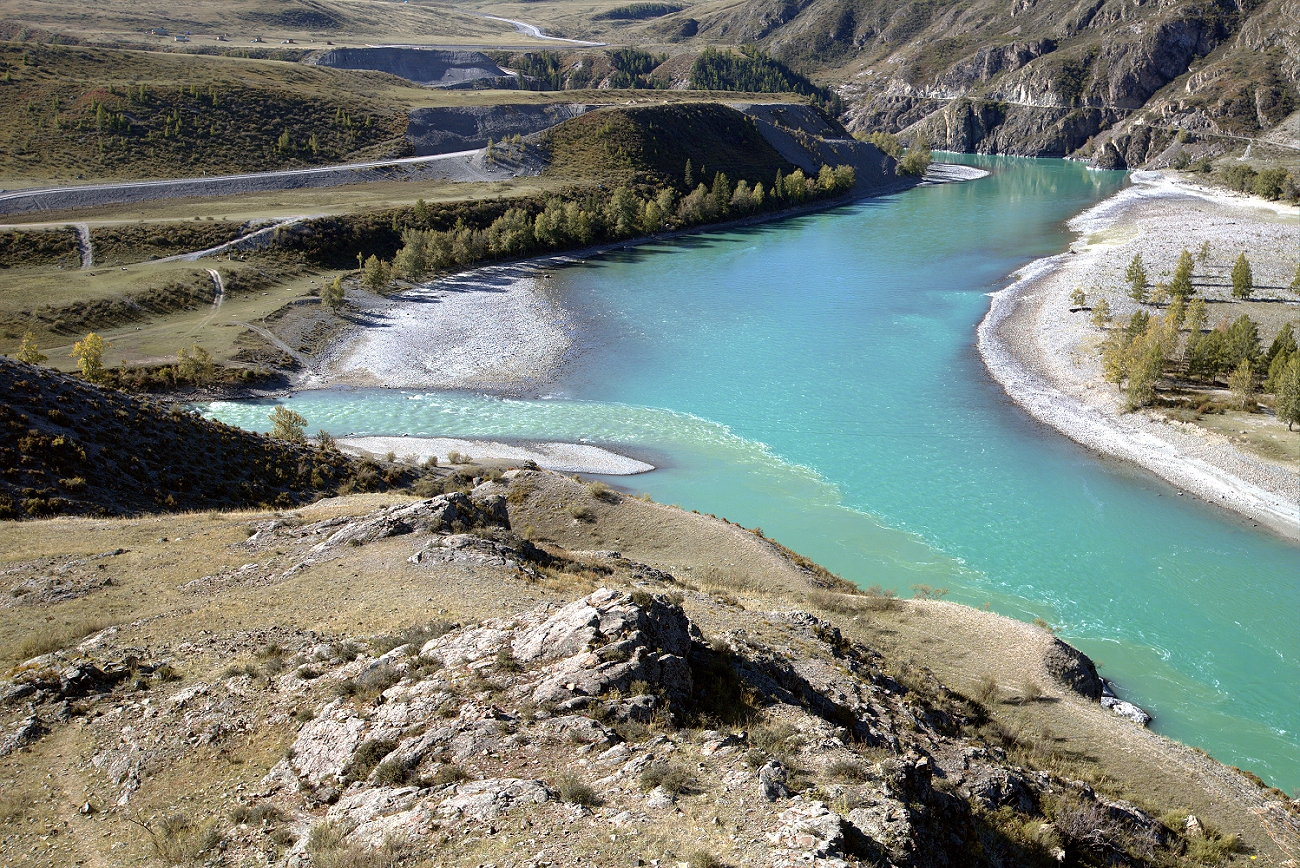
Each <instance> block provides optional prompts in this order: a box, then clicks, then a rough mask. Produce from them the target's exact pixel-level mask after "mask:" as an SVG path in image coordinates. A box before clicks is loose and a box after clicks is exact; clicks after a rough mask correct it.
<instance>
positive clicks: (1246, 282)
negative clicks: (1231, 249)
mask: <svg viewBox="0 0 1300 868" xmlns="http://www.w3.org/2000/svg"><path fill="white" fill-rule="evenodd" d="M1254 288H1255V277H1254V275H1253V274H1252V273H1251V270H1250V260H1248V259H1246V254H1245V253H1242V254H1241V255H1240V256H1238V257H1237V261H1236V263H1235V264H1233V266H1232V297H1233V298H1250V291H1251V290H1252V289H1254Z"/></svg>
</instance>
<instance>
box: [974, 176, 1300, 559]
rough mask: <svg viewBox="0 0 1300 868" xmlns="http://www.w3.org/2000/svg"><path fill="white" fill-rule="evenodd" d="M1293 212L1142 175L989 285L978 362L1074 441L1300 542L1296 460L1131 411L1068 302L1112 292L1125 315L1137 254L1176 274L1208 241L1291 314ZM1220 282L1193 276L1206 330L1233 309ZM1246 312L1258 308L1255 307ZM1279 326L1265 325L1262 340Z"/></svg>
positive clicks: (1090, 330)
mask: <svg viewBox="0 0 1300 868" xmlns="http://www.w3.org/2000/svg"><path fill="white" fill-rule="evenodd" d="M1295 217H1296V209H1295V208H1287V207H1286V206H1280V205H1274V204H1272V203H1266V202H1264V201H1263V200H1260V199H1255V198H1251V197H1244V196H1234V195H1232V194H1225V193H1223V192H1222V191H1214V190H1209V189H1206V188H1202V187H1197V186H1195V185H1192V184H1186V183H1182V182H1179V181H1175V180H1171V179H1169V178H1167V177H1164V176H1162V175H1159V174H1157V173H1136V174H1135V176H1134V184H1133V186H1131V187H1128V188H1126V189H1125V190H1123V191H1121V192H1120V193H1118V194H1117V195H1115V196H1113V197H1111V198H1110V199H1108V200H1106V201H1104V202H1102V203H1100V204H1098V205H1097V206H1095V207H1093V208H1091V209H1089V210H1088V211H1085V212H1084V213H1083V214H1080V215H1079V216H1078V217H1076V218H1074V219H1073V220H1071V221H1070V224H1069V226H1070V228H1071V229H1073V230H1074V231H1075V232H1078V233H1079V234H1080V238H1079V239H1078V240H1077V241H1075V242H1074V243H1073V244H1072V245H1071V247H1070V250H1069V251H1068V252H1066V253H1063V254H1060V255H1058V256H1053V257H1049V258H1047V259H1042V260H1038V261H1036V262H1033V263H1031V264H1029V265H1028V266H1026V267H1024V268H1022V269H1021V270H1020V271H1019V272H1018V273H1017V275H1016V276H1017V280H1016V282H1015V283H1013V284H1012V285H1011V286H1009V287H1007V288H1006V289H1004V290H1002V291H1001V292H998V293H995V294H994V295H993V301H992V304H991V306H990V309H989V313H988V315H987V316H986V317H985V319H984V320H983V322H981V324H980V326H979V332H978V335H979V337H978V346H979V350H980V354H981V356H982V357H983V359H984V363H985V365H986V367H987V368H988V370H989V372H990V373H991V374H992V375H993V378H994V379H995V380H997V381H998V382H999V383H1000V384H1001V385H1002V387H1003V388H1004V389H1005V390H1006V392H1007V394H1008V395H1009V396H1010V397H1011V398H1012V400H1014V401H1015V402H1016V403H1018V404H1020V405H1021V406H1022V407H1024V408H1025V409H1026V410H1027V411H1028V412H1029V413H1030V415H1032V416H1034V418H1036V419H1038V420H1039V421H1040V422H1043V423H1044V424H1047V425H1050V426H1052V427H1053V428H1056V429H1057V430H1058V431H1060V432H1062V433H1063V434H1065V435H1066V436H1068V437H1070V438H1071V439H1072V440H1075V441H1076V442H1078V443H1080V444H1082V445H1084V446H1087V447H1088V448H1090V449H1093V450H1095V451H1097V452H1100V453H1102V454H1105V455H1110V456H1114V457H1117V458H1122V459H1124V460H1126V461H1130V462H1132V463H1134V464H1137V465H1139V466H1141V467H1144V468H1146V469H1147V470H1150V471H1152V472H1153V473H1155V474H1156V475H1158V476H1160V477H1162V478H1164V479H1165V480H1167V481H1169V482H1171V483H1173V484H1174V485H1175V486H1178V487H1179V488H1180V489H1184V490H1186V491H1187V492H1189V493H1190V494H1193V495H1195V496H1198V497H1200V498H1202V499H1203V500H1205V501H1207V502H1209V503H1213V504H1215V505H1217V506H1221V507H1225V508H1227V509H1230V510H1233V511H1234V512H1237V513H1239V514H1240V515H1243V516H1246V517H1247V518H1249V519H1250V520H1252V521H1254V522H1257V523H1259V524H1261V525H1264V526H1266V527H1269V528H1270V529H1272V530H1273V531H1275V532H1277V533H1279V534H1282V535H1283V536H1285V537H1287V538H1289V539H1297V538H1300V509H1298V508H1297V503H1300V481H1298V479H1297V473H1296V470H1295V467H1294V465H1291V466H1290V467H1288V466H1286V465H1285V464H1283V463H1282V462H1273V461H1268V460H1265V459H1263V458H1261V457H1259V456H1257V455H1254V454H1251V453H1248V452H1246V451H1243V450H1242V449H1239V448H1237V446H1235V445H1234V444H1233V443H1232V442H1231V441H1230V440H1229V439H1228V438H1227V437H1225V436H1223V435H1221V434H1218V433H1214V432H1211V431H1208V430H1206V429H1205V428H1203V427H1200V426H1197V425H1195V424H1192V423H1183V422H1178V421H1174V420H1170V419H1168V418H1166V417H1165V416H1164V415H1162V414H1160V413H1158V412H1155V411H1140V412H1136V413H1124V412H1123V407H1122V396H1120V395H1119V393H1118V392H1117V390H1116V389H1115V387H1114V386H1112V385H1110V384H1108V383H1106V382H1105V380H1104V378H1103V376H1102V369H1101V361H1100V357H1099V355H1098V353H1097V347H1098V346H1099V344H1100V341H1101V338H1102V334H1101V332H1100V330H1099V329H1097V328H1096V327H1094V326H1092V324H1091V322H1090V319H1089V314H1088V313H1087V312H1086V311H1075V312H1071V311H1070V307H1071V304H1070V298H1069V297H1070V293H1071V292H1072V291H1073V290H1074V289H1075V288H1076V287H1082V288H1084V289H1085V291H1086V292H1087V293H1088V302H1089V304H1092V303H1095V302H1096V301H1097V300H1098V299H1099V298H1103V297H1104V298H1106V299H1107V301H1108V303H1109V304H1110V306H1111V311H1112V313H1113V314H1114V316H1115V319H1116V320H1118V321H1122V320H1123V319H1125V318H1127V317H1128V316H1129V315H1130V314H1131V313H1133V312H1134V311H1136V310H1137V308H1138V305H1137V304H1135V303H1134V302H1132V301H1131V300H1129V299H1128V298H1127V296H1126V295H1125V293H1124V291H1123V288H1124V280H1123V271H1124V268H1125V266H1126V265H1127V263H1128V261H1129V260H1130V259H1131V258H1132V256H1133V254H1134V253H1135V252H1142V253H1143V256H1144V259H1145V260H1146V262H1147V264H1148V269H1150V270H1151V271H1152V273H1153V280H1158V279H1161V277H1162V275H1163V272H1162V271H1157V269H1158V268H1160V269H1163V268H1165V267H1168V269H1169V270H1170V271H1172V264H1173V261H1174V259H1176V258H1177V255H1178V252H1179V251H1180V250H1182V249H1183V248H1192V249H1193V250H1196V249H1199V248H1200V246H1201V244H1202V243H1203V242H1209V244H1210V246H1211V250H1212V251H1213V254H1212V261H1214V262H1215V263H1216V264H1214V265H1211V266H1209V267H1207V268H1206V270H1208V271H1210V272H1212V273H1215V272H1217V271H1223V272H1224V274H1225V275H1226V269H1227V268H1228V267H1230V265H1231V262H1232V260H1233V259H1235V257H1236V254H1237V253H1238V252H1240V251H1241V250H1242V249H1243V248H1248V255H1249V256H1250V258H1251V262H1252V265H1253V267H1254V270H1255V279H1256V285H1257V287H1259V291H1258V293H1257V295H1260V296H1263V297H1265V298H1267V299H1268V301H1267V302H1265V303H1267V304H1268V306H1269V308H1271V311H1270V315H1272V316H1274V317H1280V318H1281V319H1286V318H1294V316H1295V313H1296V309H1297V303H1296V302H1295V301H1294V299H1295V296H1294V295H1293V294H1292V293H1290V292H1289V291H1288V290H1286V289H1285V287H1286V286H1287V285H1288V284H1289V282H1290V280H1291V278H1292V276H1293V275H1294V273H1295V231H1296V229H1295ZM1218 260H1226V263H1227V265H1226V266H1224V265H1222V264H1218V263H1217V261H1218ZM1166 279H1167V278H1166ZM1225 282H1226V280H1225V281H1215V280H1213V279H1209V280H1203V281H1202V285H1200V286H1198V291H1199V292H1200V294H1201V296H1202V297H1205V298H1206V299H1207V302H1208V303H1209V304H1210V306H1211V314H1210V323H1209V324H1210V325H1211V326H1213V325H1215V324H1217V323H1218V322H1219V321H1220V320H1221V319H1224V318H1235V316H1237V315H1238V311H1237V310H1236V307H1237V305H1236V304H1233V303H1231V302H1230V301H1229V298H1230V293H1228V292H1226V290H1227V289H1230V286H1228V287H1225V286H1223V285H1222V284H1224V283H1225ZM1252 317H1253V318H1256V319H1258V318H1259V317H1258V315H1256V314H1255V313H1254V312H1253V311H1252ZM1275 330H1276V329H1275V328H1274V329H1272V330H1269V329H1268V328H1267V326H1266V327H1265V328H1264V329H1261V334H1262V336H1263V335H1264V334H1267V338H1266V339H1265V340H1266V342H1267V340H1268V339H1271V336H1272V333H1273V331H1275ZM1279 427H1280V428H1284V426H1280V425H1279ZM1179 493H1180V494H1181V493H1182V492H1181V491H1180V492H1179Z"/></svg>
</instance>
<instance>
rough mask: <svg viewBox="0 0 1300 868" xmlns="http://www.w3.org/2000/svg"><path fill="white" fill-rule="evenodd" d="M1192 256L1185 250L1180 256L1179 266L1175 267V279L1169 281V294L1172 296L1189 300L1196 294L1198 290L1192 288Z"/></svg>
mask: <svg viewBox="0 0 1300 868" xmlns="http://www.w3.org/2000/svg"><path fill="white" fill-rule="evenodd" d="M1193 265H1194V263H1193V262H1192V254H1190V253H1188V252H1187V251H1186V250H1184V251H1183V252H1182V253H1180V254H1179V255H1178V264H1177V265H1175V266H1174V279H1173V280H1171V281H1169V292H1170V293H1171V294H1172V295H1177V296H1181V297H1183V298H1187V297H1188V296H1191V295H1195V294H1196V288H1195V287H1194V286H1192V266H1193Z"/></svg>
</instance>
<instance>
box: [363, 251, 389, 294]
mask: <svg viewBox="0 0 1300 868" xmlns="http://www.w3.org/2000/svg"><path fill="white" fill-rule="evenodd" d="M392 279H393V269H392V266H390V265H389V264H388V263H387V262H384V260H382V259H380V258H379V257H378V256H375V255H374V254H371V256H370V258H369V259H367V260H366V264H365V265H363V266H362V267H361V282H362V283H364V284H365V285H366V288H367V289H369V290H371V291H372V292H380V291H382V290H383V289H385V288H387V286H388V284H389V282H390V281H391V280H392Z"/></svg>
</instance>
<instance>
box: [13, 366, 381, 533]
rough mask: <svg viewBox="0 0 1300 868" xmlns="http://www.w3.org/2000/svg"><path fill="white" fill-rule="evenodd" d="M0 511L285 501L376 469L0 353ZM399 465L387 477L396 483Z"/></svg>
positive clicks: (120, 510)
mask: <svg viewBox="0 0 1300 868" xmlns="http://www.w3.org/2000/svg"><path fill="white" fill-rule="evenodd" d="M0 396H2V400H0V518H8V519H12V518H19V517H42V516H48V515H57V514H67V515H121V514H129V513H137V512H159V511H174V510H177V509H206V508H211V507H223V508H231V507H252V506H259V505H263V504H275V505H277V506H292V505H294V504H297V503H301V502H310V501H311V500H314V499H315V498H316V497H319V496H322V495H325V494H333V493H335V492H338V491H340V490H344V491H350V490H354V489H355V488H356V487H357V486H358V484H361V483H363V478H364V484H362V486H361V487H376V488H381V487H386V485H387V483H386V482H385V481H384V479H383V477H381V476H380V475H379V473H378V468H377V467H375V468H369V469H368V470H367V469H362V468H361V466H360V464H358V463H357V462H354V461H353V460H352V459H350V458H348V457H347V456H344V455H342V454H341V453H339V452H337V451H334V450H324V449H318V448H315V447H311V446H307V445H305V444H295V443H290V442H288V441H285V440H276V439H273V438H270V437H265V436H263V435H260V434H254V433H252V432H249V431H244V430H241V429H239V428H231V427H229V426H227V425H222V424H221V423H219V422H210V421H208V420H206V419H203V418H200V417H198V416H196V415H194V414H192V413H186V412H182V411H181V410H180V407H179V406H175V407H172V408H168V407H164V406H162V405H160V404H157V403H153V402H149V401H142V400H140V399H138V398H133V397H130V396H128V395H125V394H122V393H120V392H113V391H109V390H107V389H100V388H98V387H96V386H92V385H90V384H88V383H86V382H84V381H82V380H79V379H77V378H75V377H70V376H67V375H65V374H60V373H58V372H57V371H53V370H50V369H49V368H43V367H39V366H36V365H27V364H23V363H22V362H16V361H13V360H12V359H7V358H3V357H0ZM401 476H402V474H400V473H399V474H398V475H397V476H395V477H393V481H397V479H398V478H399V477H401Z"/></svg>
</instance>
